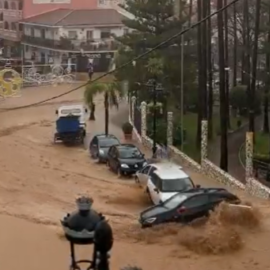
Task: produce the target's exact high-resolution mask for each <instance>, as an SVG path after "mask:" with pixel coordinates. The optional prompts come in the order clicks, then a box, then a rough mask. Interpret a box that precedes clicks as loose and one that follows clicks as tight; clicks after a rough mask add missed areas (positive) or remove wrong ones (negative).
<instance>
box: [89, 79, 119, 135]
mask: <svg viewBox="0 0 270 270" xmlns="http://www.w3.org/2000/svg"><path fill="white" fill-rule="evenodd" d="M101 93H103V94H104V108H105V134H106V135H108V134H109V108H110V107H116V108H117V109H118V105H119V103H118V97H122V89H121V87H120V84H119V83H117V82H112V83H93V84H89V85H88V86H87V87H86V89H85V92H84V99H85V103H86V104H87V105H88V106H89V105H90V106H89V107H90V108H92V104H94V102H93V100H94V98H95V96H96V95H97V94H101ZM91 113H92V111H91Z"/></svg>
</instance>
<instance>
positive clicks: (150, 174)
mask: <svg viewBox="0 0 270 270" xmlns="http://www.w3.org/2000/svg"><path fill="white" fill-rule="evenodd" d="M156 170H157V168H155V167H151V169H150V171H149V173H148V174H149V176H152V175H153V173H154V172H155V171H156Z"/></svg>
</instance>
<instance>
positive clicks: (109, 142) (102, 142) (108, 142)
mask: <svg viewBox="0 0 270 270" xmlns="http://www.w3.org/2000/svg"><path fill="white" fill-rule="evenodd" d="M117 144H119V141H118V140H117V139H115V138H109V139H102V140H100V142H99V146H100V147H101V148H107V147H111V146H113V145H117Z"/></svg>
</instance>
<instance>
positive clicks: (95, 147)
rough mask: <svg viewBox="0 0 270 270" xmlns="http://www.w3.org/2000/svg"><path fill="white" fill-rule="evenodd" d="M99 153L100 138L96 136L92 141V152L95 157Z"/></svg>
mask: <svg viewBox="0 0 270 270" xmlns="http://www.w3.org/2000/svg"><path fill="white" fill-rule="evenodd" d="M97 153H98V138H97V136H95V137H94V138H93V139H92V141H91V143H90V154H91V156H92V157H93V158H95V157H97Z"/></svg>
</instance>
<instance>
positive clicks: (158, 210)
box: [139, 188, 240, 227]
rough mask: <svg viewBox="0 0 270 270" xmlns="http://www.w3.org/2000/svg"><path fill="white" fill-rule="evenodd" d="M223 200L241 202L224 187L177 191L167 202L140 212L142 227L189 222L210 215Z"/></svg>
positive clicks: (234, 202)
mask: <svg viewBox="0 0 270 270" xmlns="http://www.w3.org/2000/svg"><path fill="white" fill-rule="evenodd" d="M221 202H228V203H231V204H239V203H240V200H239V198H238V197H237V196H235V195H234V194H232V193H230V192H229V191H227V190H226V189H223V188H197V189H191V190H188V191H186V192H182V193H177V194H176V195H174V196H172V197H171V198H170V199H168V200H166V201H165V202H163V203H161V204H158V205H156V206H153V207H150V208H148V209H146V210H145V211H143V212H142V213H141V214H140V219H139V222H140V223H141V225H142V227H150V226H153V225H157V224H161V223H165V222H181V223H188V222H191V221H192V220H194V219H196V218H200V217H204V216H208V215H209V212H210V211H213V210H214V208H215V207H216V206H217V205H218V204H220V203H221Z"/></svg>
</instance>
